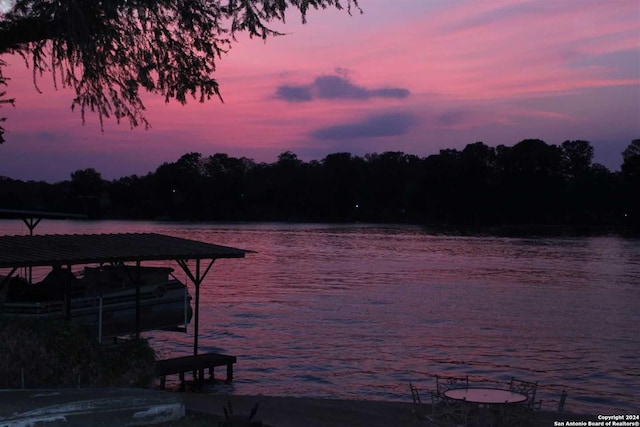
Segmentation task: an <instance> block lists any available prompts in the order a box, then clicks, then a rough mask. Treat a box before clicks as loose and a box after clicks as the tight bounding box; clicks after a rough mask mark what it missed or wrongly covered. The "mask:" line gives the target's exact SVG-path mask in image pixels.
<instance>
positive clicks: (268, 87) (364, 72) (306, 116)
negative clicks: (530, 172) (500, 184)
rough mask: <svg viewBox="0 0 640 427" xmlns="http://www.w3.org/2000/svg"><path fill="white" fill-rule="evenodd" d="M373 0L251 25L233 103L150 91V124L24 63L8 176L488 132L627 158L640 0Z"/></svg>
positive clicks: (7, 153)
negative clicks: (98, 107)
mask: <svg viewBox="0 0 640 427" xmlns="http://www.w3.org/2000/svg"><path fill="white" fill-rule="evenodd" d="M360 3H361V6H362V8H363V9H364V14H362V15H360V14H357V13H356V14H353V16H349V15H348V14H347V13H346V12H338V11H334V10H327V11H322V12H313V13H310V15H309V17H308V18H309V19H308V21H309V22H308V23H307V24H306V25H302V24H300V19H299V17H298V16H295V15H294V14H293V13H291V14H290V16H289V18H288V20H287V24H286V25H279V26H278V29H280V30H281V31H284V32H287V33H288V35H287V36H285V37H280V38H277V39H271V40H269V41H267V43H263V42H262V41H260V40H249V39H248V38H240V41H239V43H237V44H236V45H234V47H233V48H232V50H231V51H230V52H229V53H228V54H227V55H226V56H225V57H224V58H223V59H222V61H220V63H219V67H218V72H217V74H216V78H217V79H218V81H219V82H220V84H221V87H222V94H223V97H224V100H225V103H224V104H223V103H220V102H219V101H217V100H211V101H209V102H208V103H205V104H199V103H197V102H195V101H192V102H190V103H189V104H187V105H186V106H181V105H179V104H178V103H170V104H164V101H163V99H162V98H161V97H155V96H151V95H149V96H146V97H145V103H146V106H147V113H146V116H147V118H148V119H149V121H150V122H151V126H152V128H151V129H150V130H144V129H142V128H140V129H134V130H131V129H129V126H128V124H127V123H123V124H121V125H117V124H116V123H115V122H113V121H111V122H107V123H106V125H105V130H104V132H100V128H99V125H98V123H97V117H95V116H89V117H88V119H87V122H86V124H85V125H82V123H81V119H80V116H79V113H77V112H72V111H71V110H70V105H71V100H72V96H73V94H72V93H71V92H70V91H69V90H65V89H58V90H55V89H54V88H53V84H52V81H51V78H50V76H44V77H43V78H42V79H41V80H40V81H39V87H40V89H41V90H42V92H43V93H38V92H37V91H36V89H35V88H34V86H33V82H32V76H31V71H30V70H29V69H27V68H26V67H25V66H24V63H23V61H22V60H21V59H19V58H17V57H12V56H6V55H5V56H4V57H3V59H4V60H5V61H7V62H8V63H9V64H10V65H9V66H8V67H6V68H5V74H6V75H7V76H8V77H10V78H11V81H10V82H9V86H8V88H7V92H8V95H9V96H11V97H15V98H16V99H17V104H16V107H15V108H12V107H5V108H2V110H1V111H0V115H3V116H6V117H7V118H8V120H7V121H6V122H5V123H4V127H5V129H6V134H5V138H6V140H7V141H6V142H5V143H4V144H3V145H2V146H0V176H8V177H11V178H15V179H22V180H31V179H33V180H46V181H50V182H55V181H61V180H65V179H69V176H70V174H71V172H73V171H75V170H78V169H84V168H89V167H92V168H95V169H96V170H97V171H98V172H100V173H102V176H103V178H105V179H114V178H119V177H121V176H126V175H133V174H137V175H144V174H146V173H147V172H150V171H154V170H155V169H156V168H157V167H158V166H159V165H160V164H161V163H163V162H173V161H175V160H177V159H178V158H179V157H180V156H181V155H182V154H185V153H187V152H192V151H195V152H200V153H202V154H203V155H204V156H208V155H212V154H215V153H217V152H221V153H226V154H229V155H231V156H236V157H240V156H245V157H249V158H252V159H254V160H255V161H257V162H263V161H264V162H269V163H271V162H275V161H276V160H277V156H278V154H280V153H282V152H284V151H287V150H290V151H293V152H294V153H296V154H297V155H298V157H299V158H301V159H302V160H305V161H310V160H314V159H317V160H320V159H322V158H324V157H325V156H326V155H327V154H330V153H335V152H341V151H347V152H350V153H352V154H354V155H364V154H366V153H372V152H378V153H381V152H384V151H404V152H405V153H409V154H416V155H419V156H421V157H426V156H428V155H430V154H435V153H437V152H438V151H439V150H440V149H444V148H458V149H462V148H463V147H464V146H465V145H467V144H469V143H473V142H476V141H483V142H484V143H485V144H487V145H489V146H494V147H495V146H497V145H499V144H504V145H508V146H511V145H514V144H515V143H517V142H519V141H521V140H523V139H527V138H540V139H543V140H544V141H546V142H547V143H549V144H561V143H562V142H563V141H565V140H567V139H584V140H588V141H591V143H592V144H593V146H594V148H595V161H596V162H599V163H602V164H604V165H605V166H607V167H608V168H609V169H611V170H618V169H619V167H620V164H621V161H622V156H621V153H622V151H623V150H624V149H625V147H627V146H628V145H629V143H630V142H631V141H632V140H633V139H636V138H640V2H639V1H638V0H611V1H607V2H603V1H601V0H557V1H546V0H536V1H516V0H480V1H477V0H428V1H427V0H394V1H388V0H360Z"/></svg>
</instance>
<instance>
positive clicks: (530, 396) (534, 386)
mask: <svg viewBox="0 0 640 427" xmlns="http://www.w3.org/2000/svg"><path fill="white" fill-rule="evenodd" d="M509 390H511V391H515V392H516V393H521V394H524V395H525V396H527V400H526V405H527V406H528V407H529V408H530V409H533V408H534V406H535V402H536V391H537V390H538V382H537V381H536V382H531V381H524V380H519V379H517V378H511V383H510V385H509Z"/></svg>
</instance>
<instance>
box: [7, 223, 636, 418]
mask: <svg viewBox="0 0 640 427" xmlns="http://www.w3.org/2000/svg"><path fill="white" fill-rule="evenodd" d="M21 224H22V223H21V222H20V221H17V220H12V221H0V234H26V233H27V232H28V231H27V229H26V227H25V226H24V225H21ZM107 232H157V233H164V234H168V235H173V236H178V237H185V238H192V239H197V240H202V241H206V242H211V243H217V244H223V245H228V246H234V247H239V248H243V249H250V250H253V251H257V253H255V254H250V255H248V256H247V257H246V258H245V259H233V260H218V261H216V263H215V264H214V266H213V268H212V270H211V272H210V273H209V275H208V276H207V278H206V280H205V282H204V284H203V287H202V293H201V298H202V306H201V323H200V325H201V326H200V329H201V331H200V332H201V334H200V350H201V351H216V352H224V353H227V354H232V355H235V356H237V357H238V362H237V363H236V365H235V379H234V382H233V384H231V385H224V384H216V385H214V386H212V388H213V390H224V391H225V392H228V393H238V394H266V395H288V396H311V397H329V398H348V399H352V398H353V399H372V400H374V399H375V400H380V399H382V400H396V401H408V400H409V399H410V395H409V387H408V384H409V382H410V381H411V382H414V383H416V384H417V385H418V387H420V388H424V389H431V388H433V387H434V378H433V376H434V375H437V374H441V375H469V378H470V381H472V382H482V383H489V384H493V383H494V382H504V381H508V380H509V379H510V378H511V377H512V376H516V377H521V378H524V379H529V380H536V381H539V391H538V397H539V398H541V399H543V409H548V410H552V409H554V408H555V405H556V404H557V403H556V402H557V400H558V397H559V395H560V393H561V391H562V389H563V388H566V389H567V391H568V394H569V397H568V400H567V406H566V409H567V410H569V411H572V412H584V413H594V414H597V413H603V414H615V413H637V412H638V409H640V405H639V404H638V396H640V339H639V338H640V333H639V325H638V323H639V322H638V321H639V320H640V240H638V239H626V238H621V237H575V238H573V237H570V238H569V237H558V238H549V237H544V238H505V237H466V236H465V237H460V236H445V235H435V234H430V233H429V232H428V231H426V230H425V229H423V228H421V227H417V226H387V225H384V226H382V225H360V224H356V225H323V224H316V225H308V224H305V225H291V224H202V223H198V224H192V223H155V222H115V221H101V222H84V221H78V222H76V221H47V220H44V221H43V222H42V223H41V225H39V226H38V228H37V229H36V233H37V234H46V233H107ZM174 267H176V275H177V277H178V278H180V279H182V280H185V275H184V273H183V272H182V271H181V270H179V269H178V268H177V266H175V265H174ZM190 329H191V331H190V332H192V328H190ZM151 339H152V344H153V346H154V347H155V348H157V349H159V350H160V351H161V353H162V355H163V356H171V355H185V354H189V353H190V352H191V351H192V342H193V341H192V340H193V337H192V335H191V334H189V333H187V334H177V333H158V334H153V335H152V336H151ZM222 371H223V369H221V373H220V375H224V373H223V372H222Z"/></svg>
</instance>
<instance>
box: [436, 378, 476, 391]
mask: <svg viewBox="0 0 640 427" xmlns="http://www.w3.org/2000/svg"><path fill="white" fill-rule="evenodd" d="M454 388H469V376H468V375H467V376H465V377H441V376H438V375H436V392H437V393H439V394H443V393H444V392H445V391H447V390H451V389H454Z"/></svg>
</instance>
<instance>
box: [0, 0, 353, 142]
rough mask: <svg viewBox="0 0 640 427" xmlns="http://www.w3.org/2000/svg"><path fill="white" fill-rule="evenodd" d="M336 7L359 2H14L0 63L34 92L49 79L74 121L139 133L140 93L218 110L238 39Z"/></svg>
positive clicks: (1, 21) (1, 27)
mask: <svg viewBox="0 0 640 427" xmlns="http://www.w3.org/2000/svg"><path fill="white" fill-rule="evenodd" d="M345 6H346V8H347V10H348V12H349V13H351V11H352V9H353V8H355V9H357V10H360V9H359V5H358V0H342V1H341V0H227V1H221V0H109V1H101V0H57V1H54V0H17V1H16V2H15V4H14V6H13V7H12V9H11V10H10V11H9V12H7V13H6V14H5V15H0V55H2V54H5V53H17V54H19V55H21V56H22V57H23V58H24V59H25V61H26V62H27V64H28V65H29V66H30V67H31V68H32V71H33V73H34V84H36V87H37V80H38V79H39V78H40V77H41V76H42V75H43V74H51V76H52V78H53V81H54V85H55V86H56V87H57V86H58V85H61V86H62V87H70V88H73V89H74V91H75V97H74V99H73V100H72V105H71V107H72V109H79V110H80V114H81V117H82V119H83V121H84V118H85V114H86V113H87V112H95V113H97V115H98V117H99V120H100V123H101V124H102V123H103V119H104V118H109V117H112V116H113V117H115V119H116V121H118V122H120V120H121V119H126V120H128V121H129V124H130V126H131V127H135V126H139V125H144V126H145V127H146V126H148V125H149V123H148V122H147V120H146V118H145V117H144V114H143V113H144V111H145V106H144V104H143V102H142V100H141V98H140V89H144V90H146V91H148V92H151V93H155V94H159V95H162V96H163V97H164V99H165V102H169V101H170V100H177V101H178V102H180V103H181V104H185V103H186V102H187V100H188V98H189V97H191V98H193V99H197V100H198V101H199V102H204V101H207V100H209V99H211V98H212V97H217V98H219V99H220V100H222V96H221V93H220V87H219V84H218V82H217V80H216V79H215V78H214V77H213V75H214V72H215V70H216V63H217V60H219V59H220V58H221V57H222V55H223V54H224V53H226V52H227V51H228V50H229V48H230V47H231V44H232V43H233V42H234V41H235V35H236V34H237V33H238V32H245V33H248V34H249V36H250V37H260V38H262V39H266V38H268V37H273V36H278V35H281V33H279V32H278V31H275V30H273V29H271V28H270V27H269V25H270V23H271V22H274V21H281V22H284V21H285V12H286V10H287V9H290V8H292V9H297V10H298V11H299V12H300V15H301V17H302V20H303V22H305V21H306V16H307V13H308V11H309V10H310V9H326V8H328V7H334V8H337V9H343V8H344V7H345ZM2 66H3V64H0V72H1V67H2ZM0 76H1V74H0ZM0 83H3V84H6V82H5V81H0ZM2 96H4V95H0V101H1V100H2ZM3 102H4V103H7V102H10V100H5V101H3ZM0 137H1V134H0ZM0 141H1V140H0Z"/></svg>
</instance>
